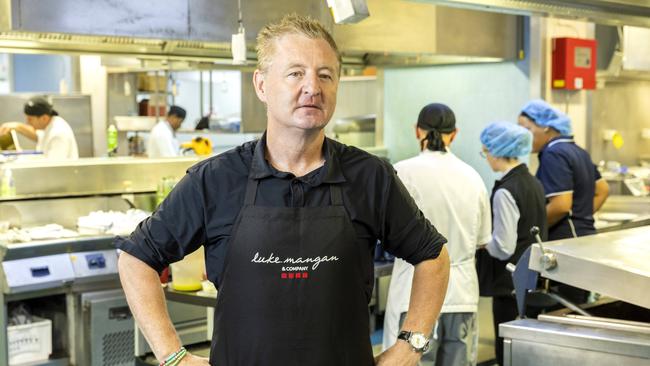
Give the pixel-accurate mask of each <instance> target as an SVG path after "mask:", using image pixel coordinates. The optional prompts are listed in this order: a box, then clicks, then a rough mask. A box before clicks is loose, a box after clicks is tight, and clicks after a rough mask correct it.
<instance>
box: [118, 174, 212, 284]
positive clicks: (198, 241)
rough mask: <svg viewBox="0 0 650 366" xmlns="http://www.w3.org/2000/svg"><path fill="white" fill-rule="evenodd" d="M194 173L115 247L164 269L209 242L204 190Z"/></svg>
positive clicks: (119, 237) (158, 268)
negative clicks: (207, 240)
mask: <svg viewBox="0 0 650 366" xmlns="http://www.w3.org/2000/svg"><path fill="white" fill-rule="evenodd" d="M195 179H196V178H194V177H193V176H192V175H191V174H186V175H185V176H184V177H183V179H181V181H180V182H178V184H177V185H176V187H174V189H173V190H172V191H171V192H170V193H169V196H167V198H166V199H165V200H164V201H163V202H162V204H161V205H160V206H159V207H158V209H157V210H156V211H155V212H154V213H153V214H152V215H151V216H150V217H148V218H147V219H145V220H143V221H142V222H141V223H140V224H138V226H137V228H136V229H135V231H133V233H131V235H129V236H128V237H122V236H118V237H116V238H115V241H114V243H115V246H116V247H117V248H118V249H121V250H123V251H125V252H127V253H129V254H131V255H133V256H135V257H136V258H138V259H140V260H141V261H143V262H145V263H147V264H148V265H149V266H150V267H151V268H153V269H155V270H156V271H158V272H161V271H162V270H163V269H164V268H165V267H167V266H168V265H169V264H170V263H173V262H177V261H179V260H181V259H183V257H185V256H186V255H188V254H190V253H192V252H193V251H195V250H197V249H198V248H199V247H200V246H201V245H202V244H203V243H205V242H206V235H205V224H204V223H205V220H204V216H205V215H204V200H203V195H202V190H201V189H200V187H199V186H198V183H197V182H196V181H195Z"/></svg>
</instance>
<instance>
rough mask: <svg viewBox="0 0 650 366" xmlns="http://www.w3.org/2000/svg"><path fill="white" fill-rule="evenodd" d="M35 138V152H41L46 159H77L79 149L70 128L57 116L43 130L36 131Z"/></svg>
mask: <svg viewBox="0 0 650 366" xmlns="http://www.w3.org/2000/svg"><path fill="white" fill-rule="evenodd" d="M36 138H37V141H36V151H42V152H43V155H44V156H45V157H46V158H48V159H78V158H79V148H78V147H77V140H76V139H75V138H74V133H73V132H72V128H71V127H70V125H69V124H68V122H66V120H64V119H63V118H61V117H59V116H52V120H51V121H50V123H49V124H48V125H47V127H45V130H36Z"/></svg>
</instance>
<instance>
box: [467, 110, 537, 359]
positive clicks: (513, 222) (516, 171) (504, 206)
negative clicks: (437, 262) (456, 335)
mask: <svg viewBox="0 0 650 366" xmlns="http://www.w3.org/2000/svg"><path fill="white" fill-rule="evenodd" d="M480 139H481V144H482V145H483V151H482V152H481V154H482V155H483V156H484V157H485V158H486V159H487V161H488V164H490V167H491V168H492V170H493V171H495V172H499V173H500V174H501V179H499V180H497V181H496V182H495V183H494V188H493V189H492V196H491V197H490V203H491V206H492V240H490V242H489V243H488V244H487V245H486V246H485V247H483V248H482V249H480V250H479V251H478V252H477V261H478V268H479V282H480V284H481V296H491V297H492V318H493V322H494V334H495V336H496V339H495V354H496V357H497V361H498V363H499V365H503V338H502V337H499V336H498V334H499V324H501V323H505V322H508V321H511V320H515V319H516V318H517V315H518V312H517V301H516V299H515V296H514V294H513V291H514V285H513V283H512V274H511V273H510V272H509V271H508V270H506V264H508V263H513V264H515V265H516V264H517V261H518V260H519V258H520V257H521V255H522V254H523V252H524V251H525V250H526V249H527V248H528V247H529V246H530V245H531V244H532V243H534V242H535V237H534V236H533V235H532V234H531V233H530V229H531V228H532V227H533V226H537V227H539V228H540V235H541V238H542V240H546V237H547V230H546V199H545V198H544V188H543V187H542V185H541V183H540V182H539V181H538V180H537V179H535V177H534V176H532V175H531V174H530V172H529V171H528V167H527V166H526V164H525V163H523V162H522V161H520V160H519V159H520V158H521V157H523V156H526V155H528V154H530V152H531V149H532V141H533V136H532V134H531V133H530V132H529V131H528V130H526V129H525V128H523V127H520V126H518V125H516V124H514V123H510V122H495V123H491V124H489V125H488V126H487V127H485V129H483V131H482V132H481V136H480ZM534 311H537V312H539V310H535V309H531V310H529V312H528V314H527V315H528V316H531V317H536V316H537V313H534Z"/></svg>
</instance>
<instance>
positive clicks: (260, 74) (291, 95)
mask: <svg viewBox="0 0 650 366" xmlns="http://www.w3.org/2000/svg"><path fill="white" fill-rule="evenodd" d="M338 72H339V62H338V59H337V57H336V53H335V52H334V50H333V49H332V47H330V45H329V44H328V43H327V41H325V40H323V39H311V38H307V37H305V36H303V35H298V34H287V35H284V36H282V37H280V38H279V39H277V40H276V41H275V52H274V54H273V55H272V56H271V58H270V62H269V65H268V67H267V70H265V71H261V70H256V71H255V76H254V83H255V91H256V92H257V96H258V97H259V98H260V100H261V101H262V102H264V103H266V107H267V116H268V122H269V125H271V124H279V125H282V126H284V127H288V128H298V129H302V130H320V129H322V128H323V127H325V125H327V122H329V120H330V118H331V117H332V114H333V113H334V109H335V107H336V90H337V88H338V85H339V75H338Z"/></svg>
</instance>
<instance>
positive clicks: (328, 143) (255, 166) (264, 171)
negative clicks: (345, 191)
mask: <svg viewBox="0 0 650 366" xmlns="http://www.w3.org/2000/svg"><path fill="white" fill-rule="evenodd" d="M333 145H334V142H333V141H332V140H330V139H329V138H327V137H326V138H325V141H324V142H323V156H324V157H325V165H324V166H323V167H322V169H323V170H322V171H321V172H320V173H319V174H311V173H308V174H307V175H306V176H304V177H301V178H304V179H303V180H304V181H305V183H308V184H310V185H312V186H317V185H319V184H321V183H343V182H345V181H346V179H345V176H344V175H343V172H342V171H341V165H340V162H339V157H338V154H337V151H336V149H335V146H333ZM286 174H287V173H283V172H279V171H278V170H277V169H275V168H273V167H272V166H271V164H269V162H268V160H266V132H264V134H263V135H262V137H261V138H260V139H259V141H258V142H257V144H255V150H254V151H253V160H252V163H251V170H250V173H249V175H248V176H249V177H250V178H252V179H263V178H267V177H270V176H280V175H284V176H286Z"/></svg>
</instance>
